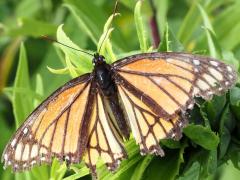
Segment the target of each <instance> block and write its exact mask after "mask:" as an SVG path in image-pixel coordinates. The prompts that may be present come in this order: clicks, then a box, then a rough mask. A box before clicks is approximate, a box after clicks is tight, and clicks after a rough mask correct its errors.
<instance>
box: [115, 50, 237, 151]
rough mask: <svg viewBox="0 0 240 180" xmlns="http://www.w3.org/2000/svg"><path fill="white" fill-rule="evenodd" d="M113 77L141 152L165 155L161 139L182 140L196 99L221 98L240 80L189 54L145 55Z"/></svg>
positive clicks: (118, 66) (122, 64)
mask: <svg viewBox="0 0 240 180" xmlns="http://www.w3.org/2000/svg"><path fill="white" fill-rule="evenodd" d="M112 71H113V72H114V77H115V81H116V84H117V87H118V93H119V95H120V99H121V101H122V103H123V106H124V108H125V112H126V114H127V117H128V120H129V124H130V126H131V130H132V132H133V136H134V138H135V139H136V142H137V143H138V144H139V145H140V149H141V152H142V153H156V154H159V155H163V151H162V150H161V148H160V147H159V145H158V143H159V140H160V139H165V138H174V137H175V138H177V139H178V138H180V137H181V129H182V127H183V126H184V124H186V120H185V118H184V113H185V111H186V109H191V108H192V107H193V104H194V96H201V97H203V98H204V99H209V98H211V97H212V95H213V94H221V93H223V92H224V91H226V90H227V89H229V88H230V87H231V86H232V85H233V84H234V83H235V81H236V77H237V76H236V72H235V71H234V70H233V68H232V67H230V66H228V65H225V64H224V63H222V62H220V61H217V60H215V59H212V58H205V57H201V56H195V55H191V54H185V53H148V54H139V55H135V56H131V57H127V58H125V59H122V60H119V61H117V62H115V63H114V64H113V66H112Z"/></svg>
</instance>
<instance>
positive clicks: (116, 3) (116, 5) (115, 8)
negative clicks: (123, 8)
mask: <svg viewBox="0 0 240 180" xmlns="http://www.w3.org/2000/svg"><path fill="white" fill-rule="evenodd" d="M118 2H119V0H116V2H115V6H114V9H113V13H112V15H113V18H114V16H115V14H116V11H117V7H118ZM113 18H112V19H111V22H110V26H112V22H113ZM110 26H109V27H110ZM109 30H110V28H109V29H108V30H107V32H106V34H105V36H104V38H103V40H102V43H101V45H100V48H99V53H100V51H101V48H102V45H103V43H104V41H105V39H106V37H107V34H108V32H109Z"/></svg>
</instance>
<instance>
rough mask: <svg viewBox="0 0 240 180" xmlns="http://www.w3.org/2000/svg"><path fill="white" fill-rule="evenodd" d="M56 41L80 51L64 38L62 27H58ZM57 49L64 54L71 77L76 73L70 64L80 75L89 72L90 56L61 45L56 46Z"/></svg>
mask: <svg viewBox="0 0 240 180" xmlns="http://www.w3.org/2000/svg"><path fill="white" fill-rule="evenodd" d="M57 40H58V41H59V42H61V43H63V44H65V45H67V46H70V47H73V48H75V49H79V50H82V49H81V48H79V47H78V46H77V45H76V44H74V43H73V42H72V41H71V40H70V39H69V38H68V37H67V36H66V34H65V33H64V31H63V25H60V26H59V27H58V30H57ZM58 47H59V48H61V50H62V51H63V52H64V54H65V60H66V64H67V66H68V69H69V71H70V72H71V75H72V76H73V77H75V76H76V75H77V73H76V71H75V68H74V67H73V66H72V64H73V65H74V66H76V67H77V68H78V69H79V71H80V72H81V74H82V73H86V72H91V69H92V56H89V55H87V54H86V53H83V52H80V51H76V50H74V49H71V48H68V47H65V46H62V45H58ZM89 53H91V54H93V52H89ZM70 62H71V64H70ZM78 75H79V74H78Z"/></svg>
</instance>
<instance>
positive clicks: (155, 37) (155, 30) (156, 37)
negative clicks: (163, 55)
mask: <svg viewBox="0 0 240 180" xmlns="http://www.w3.org/2000/svg"><path fill="white" fill-rule="evenodd" d="M149 2H150V6H151V9H152V12H153V15H152V17H151V18H150V27H151V32H152V39H153V47H154V48H157V47H158V46H159V44H160V41H161V37H160V34H159V30H158V24H157V16H156V15H157V10H156V8H155V6H154V3H153V0H149Z"/></svg>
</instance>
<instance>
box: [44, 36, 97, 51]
mask: <svg viewBox="0 0 240 180" xmlns="http://www.w3.org/2000/svg"><path fill="white" fill-rule="evenodd" d="M41 37H42V38H43V39H46V40H48V41H51V42H55V43H58V44H61V45H62V46H65V47H68V48H70V49H73V50H76V51H80V52H82V53H85V54H88V55H90V56H94V55H93V54H91V53H89V52H86V51H83V50H81V49H76V48H74V47H71V46H68V45H66V44H63V43H61V42H59V41H57V40H56V39H53V38H50V37H48V36H45V35H42V36H41Z"/></svg>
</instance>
